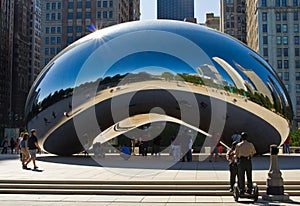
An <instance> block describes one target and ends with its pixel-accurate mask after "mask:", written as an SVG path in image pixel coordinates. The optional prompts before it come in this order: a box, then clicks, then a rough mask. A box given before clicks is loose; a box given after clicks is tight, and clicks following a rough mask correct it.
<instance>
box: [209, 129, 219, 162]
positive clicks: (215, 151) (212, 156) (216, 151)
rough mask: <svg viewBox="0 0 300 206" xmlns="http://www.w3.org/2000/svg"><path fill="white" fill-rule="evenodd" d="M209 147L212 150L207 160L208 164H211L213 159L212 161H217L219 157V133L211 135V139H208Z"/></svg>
mask: <svg viewBox="0 0 300 206" xmlns="http://www.w3.org/2000/svg"><path fill="white" fill-rule="evenodd" d="M210 138H211V139H210V147H211V148H213V149H212V150H211V152H210V158H209V162H212V160H213V159H214V161H215V162H216V161H217V157H218V156H219V148H218V146H219V140H220V135H219V133H217V134H213V136H212V137H210Z"/></svg>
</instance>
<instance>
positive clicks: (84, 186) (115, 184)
mask: <svg viewBox="0 0 300 206" xmlns="http://www.w3.org/2000/svg"><path fill="white" fill-rule="evenodd" d="M195 182H196V184H195ZM217 183H219V184H217ZM256 183H257V184H258V187H259V192H260V194H263V193H265V192H266V184H265V182H264V181H261V182H256ZM228 188H229V183H228V182H227V181H220V182H216V181H89V180H87V181H77V180H58V181H49V180H44V181H43V180H0V193H10V194H82V195H83V194H98V195H198V196H214V195H224V196H231V195H232V193H230V192H229V190H228ZM284 188H285V192H286V193H288V194H289V195H293V196H300V182H296V181H288V182H285V185H284Z"/></svg>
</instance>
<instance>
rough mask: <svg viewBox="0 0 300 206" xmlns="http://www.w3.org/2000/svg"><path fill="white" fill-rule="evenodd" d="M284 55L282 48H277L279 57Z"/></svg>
mask: <svg viewBox="0 0 300 206" xmlns="http://www.w3.org/2000/svg"><path fill="white" fill-rule="evenodd" d="M281 54H282V49H281V48H277V56H278V57H281Z"/></svg>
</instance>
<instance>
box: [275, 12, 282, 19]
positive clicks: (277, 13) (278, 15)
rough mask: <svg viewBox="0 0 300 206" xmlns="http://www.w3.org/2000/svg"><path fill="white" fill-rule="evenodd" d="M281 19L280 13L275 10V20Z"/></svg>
mask: <svg viewBox="0 0 300 206" xmlns="http://www.w3.org/2000/svg"><path fill="white" fill-rule="evenodd" d="M280 20H281V14H280V13H279V12H276V21H280Z"/></svg>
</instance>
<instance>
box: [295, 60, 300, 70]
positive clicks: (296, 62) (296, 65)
mask: <svg viewBox="0 0 300 206" xmlns="http://www.w3.org/2000/svg"><path fill="white" fill-rule="evenodd" d="M295 67H296V68H297V69H299V68H300V60H296V61H295Z"/></svg>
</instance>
